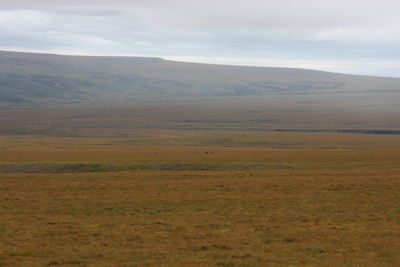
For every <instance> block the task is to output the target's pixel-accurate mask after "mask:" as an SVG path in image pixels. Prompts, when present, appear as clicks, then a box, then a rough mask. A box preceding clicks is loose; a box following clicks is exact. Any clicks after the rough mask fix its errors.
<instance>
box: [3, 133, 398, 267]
mask: <svg viewBox="0 0 400 267" xmlns="http://www.w3.org/2000/svg"><path fill="white" fill-rule="evenodd" d="M238 136H239V135H238ZM174 138H175V137H173V138H172V139H171V138H169V137H168V138H164V137H163V138H158V139H157V138H154V139H151V140H150V141H148V140H147V141H148V142H147V143H146V142H145V143H140V140H139V139H138V140H136V139H135V140H131V139H126V140H125V139H123V138H106V137H104V138H94V137H93V138H87V139H85V138H78V137H77V138H73V137H69V138H67V137H65V138H64V137H49V136H47V137H46V136H45V137H43V136H41V137H38V136H36V137H35V136H2V138H1V144H0V147H1V150H0V172H1V174H0V266H225V267H228V266H238V267H239V266H242V267H244V266H248V267H249V266H399V265H400V253H399V251H400V195H399V191H400V150H399V149H398V146H399V143H400V142H399V141H400V140H399V137H398V136H366V135H358V134H354V135H351V134H322V133H308V134H307V133H299V134H296V133H280V134H270V135H268V134H266V135H265V136H264V139H266V140H269V141H268V142H264V143H260V140H261V139H262V134H259V133H257V134H255V135H253V136H252V138H253V139H252V138H250V137H248V136H247V137H243V139H240V138H239V137H237V136H236V137H235V138H238V139H235V138H233V137H230V139H229V138H228V137H226V138H228V141H229V140H230V141H229V142H233V143H232V144H231V143H229V142H228V143H226V139H223V140H225V141H224V143H223V145H232V146H231V147H229V146H227V147H224V146H222V145H218V143H215V142H217V141H218V140H221V136H217V137H208V138H209V139H207V140H217V141H215V142H214V143H213V142H209V143H208V146H205V144H204V143H202V142H204V138H205V137H201V138H200V137H194V136H191V137H190V138H189V137H185V138H186V139H185V138H182V140H184V141H182V142H184V143H183V144H181V145H179V143H177V141H176V140H175V139H174ZM202 138H203V139H202ZM213 138H214V139H213ZM218 138H219V139H218ZM171 140H173V141H171ZM246 140H247V141H246ZM249 140H250V141H251V140H253V141H254V140H255V141H254V142H250V141H249ZM257 140H258V141H257ZM291 140H303V141H302V142H298V143H296V142H293V141H291ZM346 140H352V141H351V142H346ZM142 141H143V140H142ZM235 142H236V143H235ZM279 142H283V144H286V145H283V146H276V144H279ZM197 144H200V145H197ZM210 144H211V145H210ZM252 144H253V147H252ZM338 148H339V149H338Z"/></svg>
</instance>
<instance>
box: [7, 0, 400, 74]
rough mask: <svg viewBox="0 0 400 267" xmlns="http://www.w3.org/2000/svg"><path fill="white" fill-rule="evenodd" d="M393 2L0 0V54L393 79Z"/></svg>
mask: <svg viewBox="0 0 400 267" xmlns="http://www.w3.org/2000/svg"><path fill="white" fill-rule="evenodd" d="M399 11H400V1H398V0H379V1H378V0H368V1H366V0H336V1H329V0H279V1H277V0H245V1H244V0H242V1H237V0H213V1H211V0H130V1H128V0H79V1H78V0H69V1H65V0H62V1H61V0H0V50H6V51H26V52H46V53H57V54H66V55H113V56H116V55H117V56H156V57H163V58H165V59H171V60H178V61H190V62H200V63H213V64H230V65H249V66H271V67H294V68H307V69H318V70H326V71H333V72H341V73H353V74H365V75H376V76H391V77H400V49H399V47H400V16H399Z"/></svg>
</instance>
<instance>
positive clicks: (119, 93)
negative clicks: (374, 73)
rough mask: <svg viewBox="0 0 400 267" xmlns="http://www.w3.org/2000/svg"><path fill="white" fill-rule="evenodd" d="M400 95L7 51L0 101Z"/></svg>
mask: <svg viewBox="0 0 400 267" xmlns="http://www.w3.org/2000/svg"><path fill="white" fill-rule="evenodd" d="M370 93H373V94H376V93H379V94H385V93H389V94H393V93H396V94H397V93H400V79H398V78H383V77H369V76H358V75H345V74H338V73H329V72H322V71H314V70H304V69H290V68H270V67H242V66H225V65H211V64H198V63H185V62H175V61H168V60H164V59H161V58H144V57H94V56H61V55H51V54H35V53H17V52H0V106H1V107H21V106H22V107H23V106H42V105H62V104H65V105H70V104H85V105H86V104H87V105H91V104H96V105H99V104H100V105H102V104H104V105H114V104H130V103H143V102H151V101H156V102H157V101H181V100H193V99H209V98H213V99H217V98H221V99H225V98H227V97H236V98H237V97H241V96H269V95H293V96H295V95H305V94H310V95H314V96H315V95H318V94H321V95H326V94H370Z"/></svg>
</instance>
